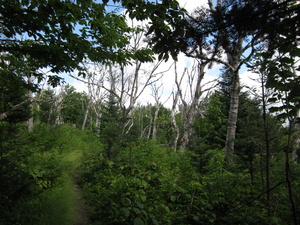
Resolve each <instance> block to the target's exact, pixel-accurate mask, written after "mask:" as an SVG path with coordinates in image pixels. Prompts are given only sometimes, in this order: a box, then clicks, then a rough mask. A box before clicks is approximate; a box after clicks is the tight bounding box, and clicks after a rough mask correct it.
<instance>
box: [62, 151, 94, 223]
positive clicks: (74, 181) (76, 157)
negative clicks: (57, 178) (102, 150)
mask: <svg viewBox="0 0 300 225" xmlns="http://www.w3.org/2000/svg"><path fill="white" fill-rule="evenodd" d="M65 160H66V161H69V162H72V164H73V166H72V170H71V171H70V175H69V176H70V178H69V179H70V181H71V188H72V190H71V192H72V195H73V198H74V201H73V202H74V209H73V210H74V212H73V215H74V218H73V221H74V224H72V225H90V224H91V223H90V220H89V211H88V206H87V204H86V201H85V198H84V196H83V193H82V190H81V187H80V186H79V184H78V183H79V175H78V173H77V172H76V170H77V169H78V167H79V166H80V164H81V162H82V151H80V150H77V151H76V150H75V151H73V152H70V153H69V154H67V155H66V157H65Z"/></svg>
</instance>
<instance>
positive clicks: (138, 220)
mask: <svg viewBox="0 0 300 225" xmlns="http://www.w3.org/2000/svg"><path fill="white" fill-rule="evenodd" d="M133 224H134V225H144V224H145V223H144V221H143V220H142V219H141V218H135V219H134V220H133Z"/></svg>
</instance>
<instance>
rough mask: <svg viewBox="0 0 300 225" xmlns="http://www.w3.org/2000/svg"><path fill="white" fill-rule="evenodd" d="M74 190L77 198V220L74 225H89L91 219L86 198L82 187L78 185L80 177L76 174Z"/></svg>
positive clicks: (73, 181) (73, 183)
mask: <svg viewBox="0 0 300 225" xmlns="http://www.w3.org/2000/svg"><path fill="white" fill-rule="evenodd" d="M72 188H73V192H74V194H75V197H76V200H75V203H76V206H75V214H76V218H75V223H74V225H89V224H90V219H89V211H88V206H87V204H86V201H85V199H84V196H83V194H82V191H81V189H80V186H79V185H78V176H77V175H76V174H74V175H73V180H72Z"/></svg>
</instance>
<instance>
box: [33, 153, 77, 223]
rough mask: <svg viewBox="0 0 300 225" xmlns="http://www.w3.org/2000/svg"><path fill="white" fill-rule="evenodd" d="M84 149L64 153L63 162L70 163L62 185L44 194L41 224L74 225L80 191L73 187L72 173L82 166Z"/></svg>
mask: <svg viewBox="0 0 300 225" xmlns="http://www.w3.org/2000/svg"><path fill="white" fill-rule="evenodd" d="M81 156H82V151H79V150H74V151H70V152H68V153H65V154H63V155H62V158H61V160H62V162H64V163H66V164H69V165H70V166H69V167H68V168H69V169H68V170H66V171H65V172H64V175H63V177H62V180H63V182H62V184H61V187H55V188H53V189H50V190H47V191H45V192H44V193H43V194H42V198H43V202H42V207H41V217H40V221H39V222H38V224H40V225H73V224H74V223H75V220H76V204H77V199H78V193H77V192H76V191H75V190H74V189H73V182H74V181H73V178H72V174H73V173H74V172H75V170H76V168H78V166H80V163H81Z"/></svg>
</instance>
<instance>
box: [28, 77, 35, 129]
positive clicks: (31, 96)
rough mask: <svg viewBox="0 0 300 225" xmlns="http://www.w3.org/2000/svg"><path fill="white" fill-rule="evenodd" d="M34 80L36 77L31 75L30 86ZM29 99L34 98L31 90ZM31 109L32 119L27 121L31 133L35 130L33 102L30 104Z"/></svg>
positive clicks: (29, 78)
mask: <svg viewBox="0 0 300 225" xmlns="http://www.w3.org/2000/svg"><path fill="white" fill-rule="evenodd" d="M33 79H34V77H33V76H31V75H30V76H29V77H28V84H29V85H31V84H32V82H33ZM28 98H29V99H31V100H32V98H33V94H32V91H30V90H29V91H28ZM29 108H30V114H31V116H30V118H29V119H28V121H27V125H28V131H29V132H31V131H32V129H33V115H32V113H33V103H32V101H31V102H30V105H29Z"/></svg>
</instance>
